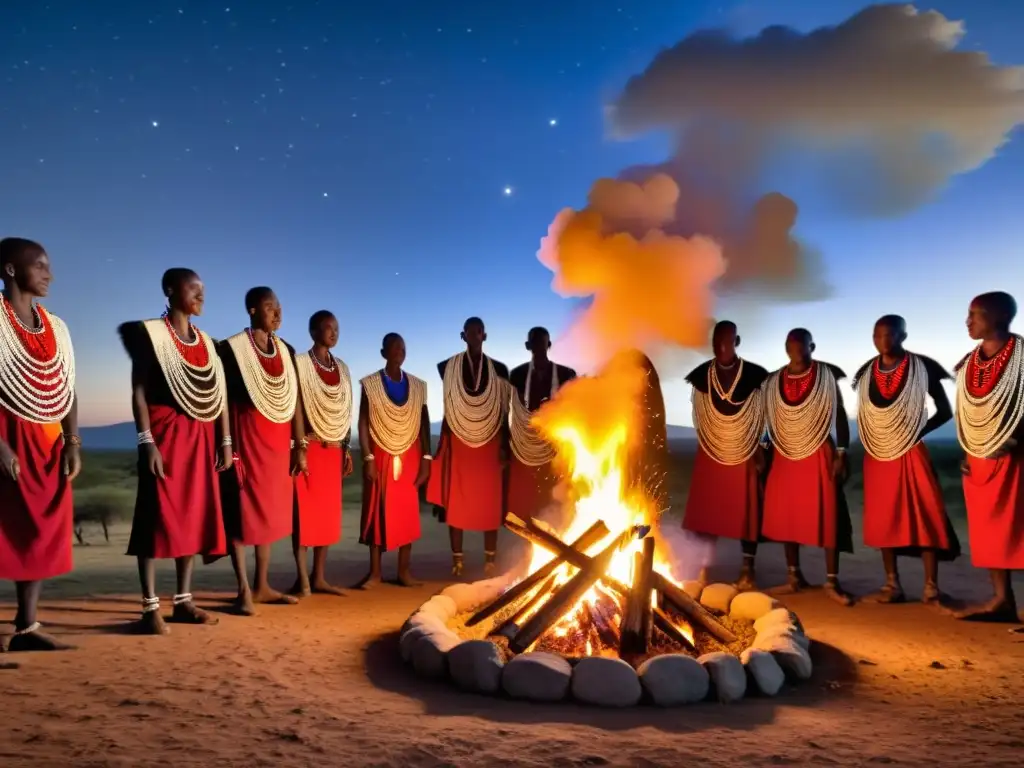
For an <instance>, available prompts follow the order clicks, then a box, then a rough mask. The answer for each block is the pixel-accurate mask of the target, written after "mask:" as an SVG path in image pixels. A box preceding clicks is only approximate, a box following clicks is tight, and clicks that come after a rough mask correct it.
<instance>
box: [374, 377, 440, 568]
mask: <svg viewBox="0 0 1024 768" xmlns="http://www.w3.org/2000/svg"><path fill="white" fill-rule="evenodd" d="M372 375H374V376H383V372H377V373H375V374H372ZM408 378H409V377H408V376H406V380H407V381H408ZM363 381H364V382H365V381H366V379H364V380H363ZM408 396H409V395H408V389H405V390H404V395H403V396H402V397H398V398H393V401H394V402H395V403H396V404H397V405H401V404H403V403H404V402H405V401H406V400H407V399H408ZM363 397H367V395H366V386H365V384H364V387H363ZM367 407H369V408H373V407H374V404H373V401H372V400H371V399H369V398H368V402H367ZM425 412H426V406H424V407H423V409H422V410H421V413H420V414H417V415H411V414H410V418H418V419H420V421H421V422H422V420H423V418H424V416H425ZM421 428H422V427H421ZM370 442H371V445H372V447H373V459H374V463H375V464H374V465H375V467H376V470H377V480H376V481H375V482H373V483H368V482H366V478H365V475H364V478H363V506H362V517H361V519H360V521H359V543H360V544H365V545H367V546H370V547H380V548H381V550H382V551H383V552H388V551H390V550H393V549H398V548H400V547H404V546H405V545H407V544H412V543H413V542H415V541H416V540H417V539H419V537H420V493H419V488H417V487H416V477H417V475H418V474H419V470H420V461H421V460H422V458H423V454H424V448H425V446H424V445H423V444H422V443H421V441H420V440H417V441H416V442H414V443H413V444H412V445H411V446H409V448H407V449H406V450H405V452H404V453H403V454H402V456H401V472H400V473H399V475H398V477H397V478H396V477H395V476H394V461H395V458H394V457H393V456H392V455H391V454H390V453H388V452H387V451H385V450H384V449H383V448H381V447H380V446H378V445H375V444H373V440H372V438H371V440H370Z"/></svg>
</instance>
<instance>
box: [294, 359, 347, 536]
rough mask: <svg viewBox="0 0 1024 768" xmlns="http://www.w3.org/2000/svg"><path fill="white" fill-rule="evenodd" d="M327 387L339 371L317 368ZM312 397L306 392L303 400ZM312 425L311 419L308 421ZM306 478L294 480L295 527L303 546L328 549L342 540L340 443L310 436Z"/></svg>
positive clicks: (342, 454) (334, 382) (342, 456)
mask: <svg viewBox="0 0 1024 768" xmlns="http://www.w3.org/2000/svg"><path fill="white" fill-rule="evenodd" d="M313 369H314V370H315V371H316V372H317V374H318V375H319V376H320V378H322V379H323V381H324V383H325V384H329V385H332V386H336V385H337V384H338V382H339V381H340V380H341V372H340V368H339V367H338V366H337V365H335V367H334V370H333V371H325V370H324V369H323V368H322V367H321V366H319V365H314V366H313ZM308 396H309V395H308V394H307V393H306V392H303V399H304V400H305V398H306V397H308ZM306 426H307V427H308V426H309V420H308V419H307V420H306ZM307 439H308V440H309V449H308V450H307V451H306V464H307V467H308V469H309V473H308V474H307V475H301V474H300V475H299V476H298V477H296V478H295V526H296V533H297V534H298V537H299V546H301V547H329V546H331V545H332V544H337V543H338V542H339V541H340V540H341V495H342V482H343V481H342V475H343V470H344V464H345V449H344V448H343V447H342V445H341V444H340V443H325V442H321V441H319V440H317V437H316V435H308V436H307Z"/></svg>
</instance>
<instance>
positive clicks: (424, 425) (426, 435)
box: [420, 403, 430, 456]
mask: <svg viewBox="0 0 1024 768" xmlns="http://www.w3.org/2000/svg"><path fill="white" fill-rule="evenodd" d="M420 448H422V449H423V455H424V456H429V455H430V412H429V411H428V410H427V404H426V403H424V404H423V411H422V412H421V413H420Z"/></svg>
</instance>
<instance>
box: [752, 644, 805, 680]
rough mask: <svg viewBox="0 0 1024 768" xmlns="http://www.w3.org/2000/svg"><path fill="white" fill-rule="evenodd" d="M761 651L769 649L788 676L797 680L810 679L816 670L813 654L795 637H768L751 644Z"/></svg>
mask: <svg viewBox="0 0 1024 768" xmlns="http://www.w3.org/2000/svg"><path fill="white" fill-rule="evenodd" d="M751 647H753V648H755V649H756V650H759V651H768V652H769V653H771V655H772V656H774V657H775V660H776V661H777V662H778V663H779V666H780V667H782V671H783V672H785V673H786V675H787V676H789V677H793V678H795V679H797V680H809V679H810V677H811V674H812V673H813V672H814V665H813V664H812V663H811V655H810V654H809V653H808V652H807V649H806V648H804V647H803V646H802V645H800V644H799V643H798V642H796V640H794V639H793V637H785V636H782V635H779V636H776V637H772V638H767V639H766V640H764V641H763V642H757V643H755V644H754V646H751Z"/></svg>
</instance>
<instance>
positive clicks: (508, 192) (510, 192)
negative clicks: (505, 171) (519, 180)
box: [503, 187, 512, 197]
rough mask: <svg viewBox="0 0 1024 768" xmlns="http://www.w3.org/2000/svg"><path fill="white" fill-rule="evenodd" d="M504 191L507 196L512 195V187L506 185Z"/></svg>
mask: <svg viewBox="0 0 1024 768" xmlns="http://www.w3.org/2000/svg"><path fill="white" fill-rule="evenodd" d="M503 191H504V193H505V197H512V187H505V189H504V190H503Z"/></svg>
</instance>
